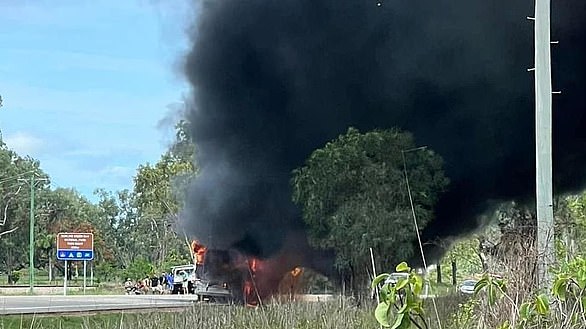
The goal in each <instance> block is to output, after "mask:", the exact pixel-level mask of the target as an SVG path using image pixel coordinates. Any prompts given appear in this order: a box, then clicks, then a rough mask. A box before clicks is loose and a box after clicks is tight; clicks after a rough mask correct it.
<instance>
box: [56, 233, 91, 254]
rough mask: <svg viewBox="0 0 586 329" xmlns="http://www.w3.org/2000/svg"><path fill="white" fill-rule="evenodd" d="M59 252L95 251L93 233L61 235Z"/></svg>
mask: <svg viewBox="0 0 586 329" xmlns="http://www.w3.org/2000/svg"><path fill="white" fill-rule="evenodd" d="M57 250H92V251H93V250H94V234H93V233H59V234H57Z"/></svg>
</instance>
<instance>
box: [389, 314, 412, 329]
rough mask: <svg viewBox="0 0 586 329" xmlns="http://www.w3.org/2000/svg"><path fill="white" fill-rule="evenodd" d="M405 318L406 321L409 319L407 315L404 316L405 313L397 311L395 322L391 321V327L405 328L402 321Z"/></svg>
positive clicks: (393, 328) (392, 328) (396, 328)
mask: <svg viewBox="0 0 586 329" xmlns="http://www.w3.org/2000/svg"><path fill="white" fill-rule="evenodd" d="M405 319H407V321H410V320H409V316H405V313H399V314H398V315H397V318H396V319H395V323H393V326H392V327H391V329H400V328H405V324H404V323H403V322H404V321H405Z"/></svg>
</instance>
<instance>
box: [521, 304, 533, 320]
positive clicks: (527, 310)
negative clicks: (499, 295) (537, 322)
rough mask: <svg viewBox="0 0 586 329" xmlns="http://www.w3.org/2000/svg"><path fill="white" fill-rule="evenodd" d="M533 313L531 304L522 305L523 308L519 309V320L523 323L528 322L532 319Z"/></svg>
mask: <svg viewBox="0 0 586 329" xmlns="http://www.w3.org/2000/svg"><path fill="white" fill-rule="evenodd" d="M531 312H532V309H531V304H529V303H523V304H521V307H519V318H520V319H521V320H523V321H528V320H529V318H530V317H531Z"/></svg>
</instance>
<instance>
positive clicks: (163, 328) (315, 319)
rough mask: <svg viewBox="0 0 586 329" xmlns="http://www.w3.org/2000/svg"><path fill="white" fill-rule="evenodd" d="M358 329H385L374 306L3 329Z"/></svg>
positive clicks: (236, 309) (203, 312) (312, 306)
mask: <svg viewBox="0 0 586 329" xmlns="http://www.w3.org/2000/svg"><path fill="white" fill-rule="evenodd" d="M196 327H197V328H206V329H229V328H251V329H289V328H291V329H293V328H295V329H322V328H323V329H325V328H332V329H334V328H335V329H351V328H352V329H355V328H373V329H374V328H379V326H378V324H377V322H376V320H375V319H374V316H373V309H372V308H359V307H352V306H344V307H340V305H339V304H338V303H335V302H332V303H283V304H272V305H267V306H265V307H262V308H248V307H243V306H215V305H205V304H203V305H202V304H197V305H194V306H193V307H192V308H190V309H188V310H185V311H181V312H151V313H136V312H133V313H120V314H99V315H91V316H54V317H32V316H5V317H1V318H0V329H24V328H27V329H29V328H30V329H53V328H59V329H69V328H75V329H90V328H91V329H123V328H128V329H130V328H131V329H136V328H141V329H175V328H177V329H185V328H196Z"/></svg>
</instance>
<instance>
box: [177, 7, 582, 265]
mask: <svg viewBox="0 0 586 329" xmlns="http://www.w3.org/2000/svg"><path fill="white" fill-rule="evenodd" d="M198 4H199V7H198V14H197V19H196V23H195V24H194V26H193V28H192V30H191V31H190V36H191V41H192V48H191V50H190V52H189V54H188V55H187V58H186V65H185V74H186V76H187V78H188V80H189V82H190V83H191V85H192V86H193V99H194V104H195V105H194V107H193V108H192V109H191V110H190V111H189V113H188V119H189V121H190V122H191V123H192V125H193V126H192V131H191V132H192V134H193V138H194V140H195V141H196V143H197V145H198V149H197V162H198V164H199V165H200V166H201V173H200V176H199V178H198V179H197V180H196V181H195V183H194V184H193V186H191V189H190V191H189V193H188V207H187V209H186V213H185V215H186V216H187V225H188V226H189V229H190V231H191V232H193V233H195V234H196V235H197V236H198V237H199V238H200V239H202V240H203V241H204V242H205V243H208V244H210V245H213V247H214V248H230V247H236V248H238V249H240V250H242V251H245V252H247V253H250V254H255V255H261V256H263V255H270V254H271V253H272V252H274V251H275V250H277V249H279V248H280V245H281V241H283V238H284V237H285V236H286V235H287V234H288V232H290V231H292V230H300V229H303V226H302V221H301V219H300V213H299V210H298V209H297V208H296V207H295V206H294V205H293V204H292V203H291V188H290V186H289V179H290V173H291V170H292V169H294V168H296V167H298V166H300V165H302V164H303V161H304V160H305V159H306V158H307V157H308V156H309V154H310V153H311V152H312V151H313V150H314V149H316V148H318V147H321V146H323V145H324V143H325V142H326V141H328V140H330V139H332V138H335V137H336V136H337V135H339V134H340V133H343V132H345V131H346V129H347V128H348V126H355V127H357V128H359V129H360V130H362V131H367V130H370V129H373V128H388V127H394V126H397V127H401V128H402V129H405V130H408V131H411V132H413V133H414V135H415V137H416V139H417V142H418V144H419V145H427V146H429V147H431V148H432V149H434V150H435V151H437V152H438V153H439V154H441V155H442V156H443V158H444V160H445V169H446V172H447V175H448V176H449V178H450V179H451V185H450V188H449V191H448V192H447V193H445V195H443V197H442V198H441V201H440V202H439V204H438V206H437V209H436V215H437V218H436V219H435V221H434V222H433V223H432V224H430V225H429V226H428V227H427V229H426V230H425V237H426V238H427V239H431V238H435V237H443V236H449V235H457V234H461V233H463V232H466V231H469V230H471V229H473V228H475V227H476V226H477V225H478V224H477V222H476V220H475V217H476V216H477V215H479V214H481V213H482V212H483V211H485V210H486V209H487V207H488V205H489V203H490V202H492V201H499V200H518V201H522V202H529V201H531V200H532V198H533V195H534V186H535V183H534V173H535V170H534V150H535V147H534V135H535V134H534V100H533V99H534V94H533V90H534V87H533V86H534V79H533V73H532V72H527V69H528V68H530V67H532V66H533V22H532V21H529V20H527V19H526V17H527V16H532V15H533V6H534V3H533V1H530V0H522V1H521V0H494V1H486V0H419V1H417V0H416V1H407V0H392V1H383V2H382V3H381V4H380V5H379V4H378V3H377V2H376V1H371V0H319V1H316V0H278V1H277V0H213V1H201V2H199V1H198ZM552 11H553V19H552V24H553V27H552V37H553V38H554V40H559V41H560V44H559V45H554V46H552V47H553V51H552V55H553V78H554V79H553V81H554V89H555V90H562V92H563V93H562V94H561V95H555V96H554V109H555V114H554V125H555V127H554V149H555V152H554V163H555V168H554V173H555V192H556V193H558V194H559V193H563V192H567V191H571V190H576V189H578V188H580V187H582V184H583V183H584V182H585V181H586V170H585V168H586V106H585V101H586V92H584V83H585V78H586V67H585V63H586V60H585V59H586V58H585V55H586V52H585V50H586V40H585V36H584V32H585V31H584V29H585V22H586V2H584V1H583V0H568V1H555V2H553V10H552Z"/></svg>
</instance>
